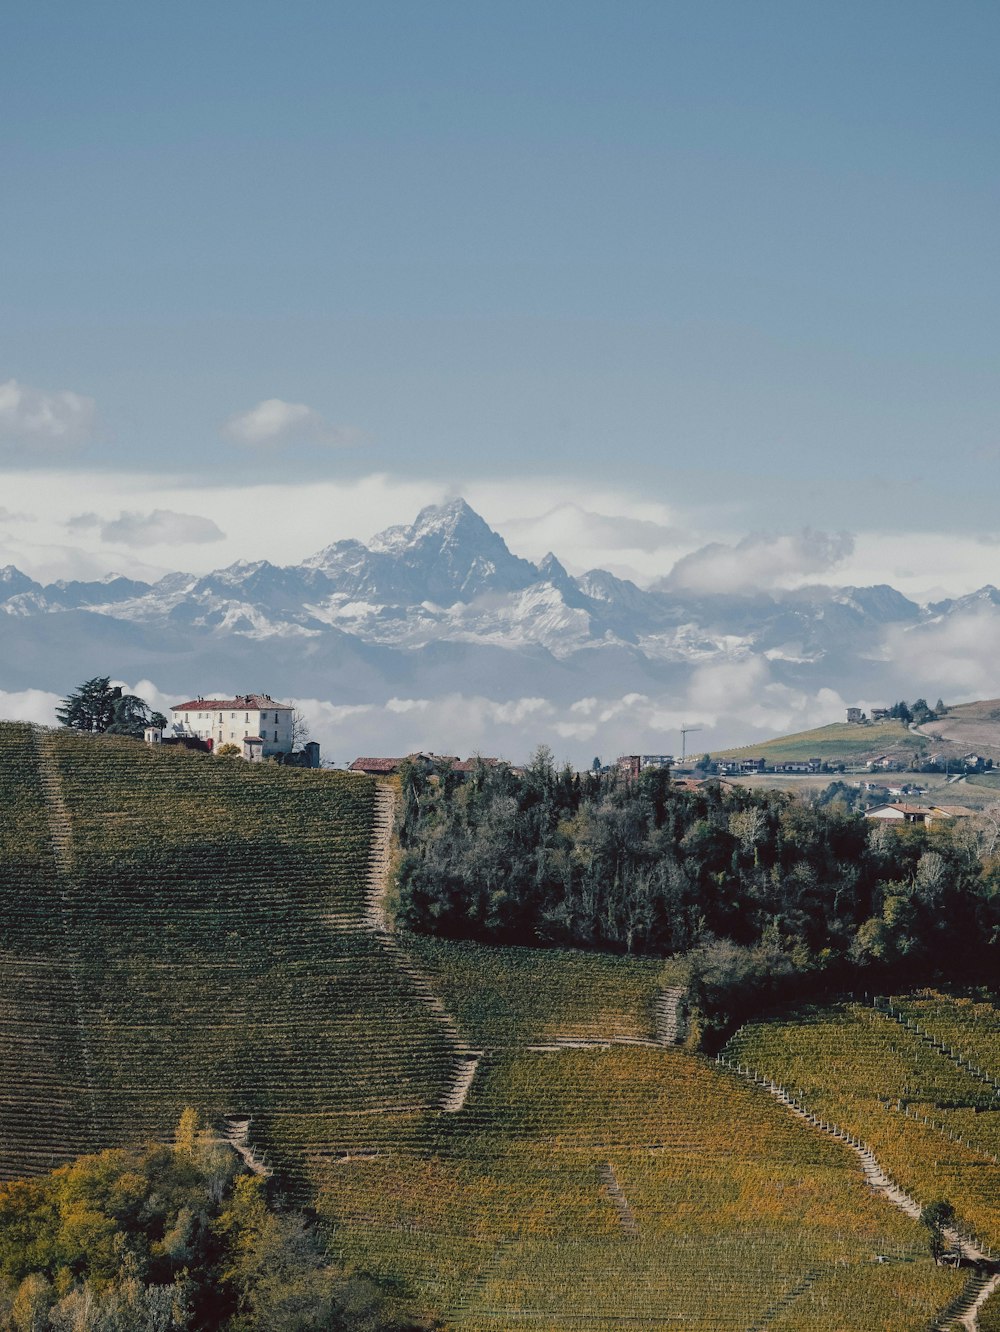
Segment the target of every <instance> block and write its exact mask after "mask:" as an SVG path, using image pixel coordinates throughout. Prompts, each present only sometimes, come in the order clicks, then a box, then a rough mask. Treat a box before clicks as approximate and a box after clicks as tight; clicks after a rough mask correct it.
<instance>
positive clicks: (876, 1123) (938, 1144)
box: [724, 995, 1000, 1250]
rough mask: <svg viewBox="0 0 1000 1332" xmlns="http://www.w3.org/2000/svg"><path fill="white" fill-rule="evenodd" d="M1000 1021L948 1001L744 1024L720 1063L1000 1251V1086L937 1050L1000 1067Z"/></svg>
mask: <svg viewBox="0 0 1000 1332" xmlns="http://www.w3.org/2000/svg"><path fill="white" fill-rule="evenodd" d="M990 1013H992V1017H993V1026H992V1030H993V1032H994V1040H993V1042H992V1044H991V1043H990V1040H989V1035H988V1034H989V1032H990V1030H991V1027H990V1023H989V1021H988V1020H987V1015H988V1014H990ZM997 1016H998V1015H997V1010H996V1009H995V1007H994V1006H993V1004H991V1003H983V1004H981V1005H975V1004H973V1003H971V1002H970V1001H964V1002H963V1001H956V1000H951V999H948V998H947V997H945V996H944V995H936V996H933V997H927V996H925V997H924V998H922V999H921V998H919V997H914V998H910V999H904V1000H897V1001H894V1002H892V1003H889V1002H888V1001H883V1002H882V1003H879V1004H862V1003H844V1004H840V1005H836V1006H833V1007H828V1008H823V1009H811V1008H806V1009H803V1010H801V1011H800V1012H799V1013H797V1014H794V1015H788V1014H783V1015H782V1016H781V1017H780V1018H776V1019H774V1020H773V1021H767V1022H758V1023H751V1024H749V1025H747V1026H746V1027H744V1028H742V1029H741V1030H740V1031H739V1032H738V1033H737V1034H736V1036H735V1037H734V1038H733V1039H732V1040H731V1041H730V1042H729V1045H728V1046H727V1047H726V1050H725V1051H724V1054H725V1056H726V1057H727V1058H728V1059H730V1060H734V1061H737V1062H739V1063H741V1064H743V1065H746V1066H748V1067H750V1068H752V1069H754V1070H756V1071H758V1072H760V1073H762V1074H764V1075H765V1076H766V1077H768V1078H771V1079H774V1081H775V1082H777V1083H779V1084H781V1085H782V1086H783V1087H785V1088H787V1089H789V1090H790V1091H791V1092H792V1093H793V1094H794V1096H795V1097H796V1099H797V1101H798V1102H799V1103H800V1104H801V1105H803V1106H805V1107H806V1108H807V1109H809V1110H811V1111H812V1112H813V1113H815V1114H816V1115H819V1116H821V1117H822V1118H823V1119H824V1120H827V1121H830V1122H832V1123H835V1124H837V1125H838V1126H840V1127H841V1128H843V1129H844V1130H846V1131H847V1132H848V1133H851V1134H854V1135H856V1136H857V1137H858V1138H860V1139H863V1140H864V1141H865V1142H867V1143H868V1144H869V1145H870V1146H871V1148H872V1150H873V1151H874V1152H875V1154H876V1156H877V1157H878V1159H879V1161H880V1162H881V1163H882V1165H883V1167H884V1168H885V1169H886V1170H887V1171H888V1172H889V1174H890V1175H891V1176H892V1177H893V1178H894V1179H895V1180H897V1181H898V1182H899V1184H900V1185H901V1186H902V1187H903V1188H904V1189H906V1190H907V1191H908V1192H909V1193H911V1194H912V1195H913V1196H914V1197H916V1198H922V1199H931V1198H941V1197H946V1198H948V1199H950V1200H951V1201H952V1202H953V1203H954V1205H955V1208H956V1212H957V1219H958V1221H959V1223H960V1224H961V1225H963V1226H964V1227H965V1228H966V1229H967V1230H968V1231H969V1232H970V1233H972V1234H973V1235H975V1236H976V1237H978V1238H979V1240H980V1241H981V1242H982V1243H983V1244H985V1245H987V1246H989V1247H990V1248H991V1249H993V1250H1000V1085H998V1084H996V1083H993V1082H991V1081H990V1080H989V1075H988V1074H985V1073H984V1071H983V1070H981V1069H980V1068H979V1066H978V1065H977V1064H975V1063H974V1062H972V1061H971V1060H967V1059H966V1058H965V1056H963V1055H962V1054H961V1053H960V1050H959V1048H958V1047H957V1046H956V1047H955V1048H954V1049H953V1048H952V1046H951V1044H950V1043H948V1042H946V1041H945V1040H943V1039H941V1038H942V1037H947V1038H948V1041H951V1040H954V1041H957V1042H963V1043H964V1046H965V1047H966V1048H967V1049H969V1050H971V1051H974V1052H975V1053H976V1054H978V1056H980V1057H981V1058H982V1059H983V1060H984V1061H985V1062H986V1063H987V1064H991V1065H992V1066H994V1067H995V1066H996V1064H997V1053H998V1049H1000V1044H998V1042H997V1041H996V1039H995V1033H996V1032H997V1025H996V1019H997ZM921 1023H924V1024H927V1025H926V1027H924V1026H922V1025H921ZM932 1031H933V1032H936V1033H938V1037H937V1038H935V1037H933V1036H931V1032H932Z"/></svg>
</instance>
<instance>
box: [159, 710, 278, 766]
mask: <svg viewBox="0 0 1000 1332" xmlns="http://www.w3.org/2000/svg"><path fill="white" fill-rule="evenodd" d="M170 719H171V721H172V722H173V724H174V730H175V733H178V732H180V733H182V734H184V735H194V736H197V737H198V739H200V740H211V741H212V742H213V747H214V748H215V749H218V748H219V746H220V745H240V746H242V744H243V739H244V737H245V736H248V735H259V736H261V737H262V739H263V741H264V757H265V758H268V757H270V756H271V755H272V754H287V753H289V752H290V750H291V748H292V709H291V708H289V707H282V706H281V705H280V704H278V705H275V706H271V707H267V708H226V709H224V710H219V709H215V708H204V709H202V710H200V711H198V710H192V709H190V708H183V709H177V710H175V709H171V712H170Z"/></svg>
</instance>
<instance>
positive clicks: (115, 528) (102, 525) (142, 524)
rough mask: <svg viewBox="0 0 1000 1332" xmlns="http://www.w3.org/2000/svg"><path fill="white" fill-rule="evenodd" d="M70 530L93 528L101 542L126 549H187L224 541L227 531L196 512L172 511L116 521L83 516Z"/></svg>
mask: <svg viewBox="0 0 1000 1332" xmlns="http://www.w3.org/2000/svg"><path fill="white" fill-rule="evenodd" d="M68 527H69V529H70V531H73V532H80V531H86V530H88V529H90V528H94V529H96V530H97V531H98V533H99V535H100V539H101V540H102V541H107V542H111V543H115V544H118V545H123V546H187V545H202V544H204V543H205V542H207V541H223V540H225V536H226V534H225V532H223V531H222V529H221V528H220V527H219V526H218V524H217V523H215V522H213V521H212V519H211V518H205V517H203V516H202V515H201V514H197V513H176V512H174V510H173V509H154V510H153V511H152V512H151V513H141V512H139V511H137V510H132V511H123V512H122V513H120V514H119V515H118V517H117V518H100V517H99V516H98V515H97V514H96V513H80V514H77V515H76V516H75V517H73V518H71V519H70V520H69V523H68Z"/></svg>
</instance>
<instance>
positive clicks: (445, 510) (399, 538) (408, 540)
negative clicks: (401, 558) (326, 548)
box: [368, 498, 499, 554]
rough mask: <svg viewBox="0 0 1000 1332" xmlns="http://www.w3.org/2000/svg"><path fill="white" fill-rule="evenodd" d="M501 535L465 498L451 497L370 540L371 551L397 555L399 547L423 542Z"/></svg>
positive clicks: (429, 506) (476, 538) (467, 539)
mask: <svg viewBox="0 0 1000 1332" xmlns="http://www.w3.org/2000/svg"><path fill="white" fill-rule="evenodd" d="M484 537H486V538H490V537H493V538H496V539H497V540H499V538H497V537H496V533H495V532H494V531H493V530H492V529H491V527H490V526H489V524H488V523H487V522H486V521H485V520H484V519H483V518H481V517H480V516H479V514H478V513H476V511H475V509H473V508H472V507H471V505H469V504H467V503H466V501H465V500H464V499H461V498H458V499H452V500H448V502H447V503H446V504H427V505H425V506H424V508H422V509H421V510H420V512H419V513H418V514H417V516H416V518H415V519H414V521H413V522H412V523H409V524H407V523H401V524H399V525H398V526H396V527H387V528H386V529H385V530H384V531H383V532H379V533H377V534H376V535H375V536H373V537H372V539H371V541H370V542H369V543H368V547H369V549H370V550H374V551H379V552H386V553H392V554H396V553H397V552H399V551H400V550H403V549H406V548H409V547H412V546H414V545H418V544H420V543H422V542H424V541H427V540H431V541H436V540H438V539H445V540H447V539H451V540H456V539H461V540H463V541H476V540H482V539H483V538H484Z"/></svg>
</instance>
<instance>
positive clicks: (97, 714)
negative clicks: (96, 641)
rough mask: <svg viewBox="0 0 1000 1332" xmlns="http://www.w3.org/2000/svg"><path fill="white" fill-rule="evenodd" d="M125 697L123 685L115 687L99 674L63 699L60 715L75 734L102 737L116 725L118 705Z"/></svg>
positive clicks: (59, 708)
mask: <svg viewBox="0 0 1000 1332" xmlns="http://www.w3.org/2000/svg"><path fill="white" fill-rule="evenodd" d="M121 696H122V690H121V685H112V683H111V680H110V679H109V677H108V676H106V675H95V676H94V677H93V679H91V680H84V682H83V684H82V685H79V686H78V687H77V688H76V689H75V690H74V692H73V693H72V694H68V695H67V696H66V698H64V699H63V701H62V703H61V705H60V706H59V707H58V708H56V716H57V717H58V718H59V720H60V721H61V722H62V724H63V726H68V727H70V728H71V729H72V730H74V731H86V732H87V733H88V734H90V735H98V734H101V733H102V732H104V731H106V730H107V729H108V728H109V727H110V726H111V725H112V724H113V723H114V720H115V706H116V704H117V703H118V701H119V700H120V699H121Z"/></svg>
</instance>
